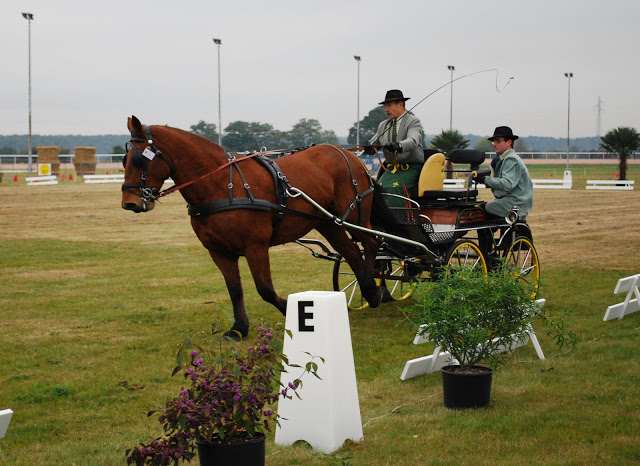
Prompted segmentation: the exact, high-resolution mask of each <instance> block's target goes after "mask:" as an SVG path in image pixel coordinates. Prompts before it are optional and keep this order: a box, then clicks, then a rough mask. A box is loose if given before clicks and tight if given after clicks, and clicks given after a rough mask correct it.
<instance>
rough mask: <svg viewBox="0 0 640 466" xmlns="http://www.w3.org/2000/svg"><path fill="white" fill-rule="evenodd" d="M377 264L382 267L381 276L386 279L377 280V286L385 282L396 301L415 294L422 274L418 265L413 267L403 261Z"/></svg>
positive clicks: (393, 260)
mask: <svg viewBox="0 0 640 466" xmlns="http://www.w3.org/2000/svg"><path fill="white" fill-rule="evenodd" d="M377 263H378V264H380V265H381V267H380V269H381V270H380V274H382V275H383V276H384V279H383V278H376V285H378V286H380V285H382V284H383V282H384V285H385V286H386V287H387V289H388V290H389V293H390V294H391V297H392V298H393V299H394V300H395V301H402V300H404V299H407V298H409V297H410V296H411V295H412V294H413V292H414V290H415V289H416V286H418V282H419V281H420V276H421V274H422V271H421V270H420V269H419V265H418V264H413V265H414V267H411V265H412V264H410V263H409V262H407V261H404V260H401V259H384V260H379V261H377ZM411 269H415V270H413V271H412V270H411Z"/></svg>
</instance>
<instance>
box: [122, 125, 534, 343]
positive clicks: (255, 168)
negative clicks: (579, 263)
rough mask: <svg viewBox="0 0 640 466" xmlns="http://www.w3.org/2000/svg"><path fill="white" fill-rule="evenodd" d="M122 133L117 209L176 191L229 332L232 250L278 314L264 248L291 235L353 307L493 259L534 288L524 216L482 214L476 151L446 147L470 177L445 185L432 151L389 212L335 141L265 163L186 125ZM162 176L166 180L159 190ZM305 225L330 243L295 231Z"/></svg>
mask: <svg viewBox="0 0 640 466" xmlns="http://www.w3.org/2000/svg"><path fill="white" fill-rule="evenodd" d="M128 129H129V131H130V133H131V140H130V142H129V143H128V145H127V154H126V155H125V159H124V160H123V165H124V170H125V183H124V184H123V185H122V207H123V208H124V209H126V210H130V211H133V212H136V213H140V212H148V211H150V210H152V209H153V208H154V206H155V204H156V203H157V202H159V201H160V199H161V198H162V197H164V196H165V195H167V194H170V193H172V192H174V191H180V193H181V194H182V196H183V198H184V199H185V200H186V201H187V203H188V207H189V208H188V213H189V215H190V217H191V225H192V227H193V229H194V231H195V233H196V235H197V236H198V239H199V240H200V242H201V243H202V244H203V246H204V247H205V248H206V249H207V250H208V252H209V254H210V256H211V258H212V259H213V260H214V262H215V263H216V265H217V266H218V268H219V269H220V271H221V272H222V274H223V276H224V279H225V282H226V285H227V288H228V290H229V295H230V297H231V301H232V304H233V310H234V318H235V322H234V324H233V327H232V328H231V331H230V332H228V334H229V335H230V336H232V337H244V336H246V335H247V334H248V331H249V320H248V317H247V314H246V309H245V305H244V294H243V289H242V284H241V280H240V273H239V267H238V258H239V257H240V256H244V257H245V258H246V260H247V264H248V265H249V268H250V270H251V274H252V276H253V279H254V282H255V284H256V289H257V291H258V293H259V294H260V296H261V297H262V298H263V299H264V300H265V301H267V302H269V303H271V304H272V305H274V306H275V307H276V308H277V309H279V310H280V311H281V312H282V313H284V312H285V311H286V299H284V298H283V297H281V296H279V295H278V294H277V293H276V292H275V290H274V288H273V283H272V280H271V270H270V264H269V253H268V251H269V248H270V247H271V246H274V245H277V244H284V243H288V242H292V241H297V242H298V243H299V244H302V245H303V246H305V247H308V248H310V249H312V251H313V253H314V255H316V256H317V257H323V258H326V259H329V260H332V261H333V262H334V270H333V282H334V288H335V290H338V291H344V292H345V293H346V295H347V298H348V304H349V306H350V307H351V308H362V307H366V306H367V305H369V306H371V307H376V306H378V305H379V304H380V303H381V302H383V301H389V300H391V299H405V298H407V297H408V296H410V295H411V293H412V292H413V289H414V288H415V286H416V284H417V283H418V281H420V280H436V279H438V276H439V274H441V273H446V270H451V268H452V267H457V266H463V265H468V266H475V267H481V268H482V269H483V270H487V269H488V268H489V267H491V266H493V263H494V262H495V261H499V260H500V259H503V260H506V262H507V265H508V267H509V268H510V269H511V270H513V271H514V273H516V274H518V276H519V277H520V278H522V279H523V280H528V281H530V282H533V283H534V284H537V281H538V278H539V275H540V268H539V263H538V257H537V254H536V251H535V248H534V246H533V239H532V236H531V231H530V229H529V227H528V225H527V223H526V221H525V219H522V218H519V216H518V212H517V210H516V209H514V210H513V211H511V212H509V214H508V215H507V216H506V217H505V218H504V219H500V220H498V221H489V220H487V219H486V215H485V211H484V208H483V202H482V201H480V200H478V191H477V189H475V187H474V186H472V184H471V175H470V174H471V173H472V172H473V171H475V170H478V169H479V167H480V165H481V164H482V162H483V161H484V159H485V155H484V153H483V152H480V151H468V150H466V151H453V152H452V153H451V154H450V156H449V161H450V162H452V163H454V164H456V165H458V166H459V165H465V166H464V167H463V168H462V169H456V170H454V172H455V173H466V174H468V175H469V176H468V178H469V182H468V184H467V188H466V189H464V190H450V189H443V187H444V186H443V185H444V181H443V180H444V174H445V169H444V166H445V157H444V155H442V154H433V155H431V156H430V157H429V158H428V159H427V161H426V162H425V164H424V167H423V169H422V174H421V176H420V181H419V184H418V192H417V193H412V197H411V198H406V199H405V202H406V207H404V208H389V207H387V205H386V203H385V202H384V193H382V192H381V188H380V187H379V185H377V184H376V183H374V182H373V180H372V178H371V177H370V175H369V173H368V172H367V169H366V167H365V166H364V164H363V163H362V161H361V160H359V159H358V158H357V157H356V155H355V154H353V153H352V152H349V151H347V150H345V149H343V148H340V147H337V146H332V145H319V146H313V147H310V148H308V149H306V150H301V151H297V152H295V153H291V154H288V155H285V156H283V157H281V158H276V159H275V160H274V159H273V158H271V157H267V156H266V154H263V153H257V154H250V155H245V156H240V155H237V154H228V153H225V151H224V150H223V149H222V148H221V147H220V146H218V145H216V144H214V143H213V142H211V141H209V140H206V139H204V138H201V137H199V136H196V135H194V134H192V133H188V132H186V131H182V130H179V129H177V128H171V127H168V126H151V127H149V126H144V125H142V124H141V123H140V121H139V120H138V119H137V118H135V117H131V118H130V119H129V121H128ZM167 178H172V179H173V180H174V182H175V185H174V186H172V187H170V188H168V189H165V190H163V191H161V188H162V185H163V183H164V181H165V180H166V179H167ZM312 229H315V230H317V231H318V232H319V233H320V234H321V235H322V236H323V237H324V238H325V239H326V240H327V241H328V243H329V245H330V246H327V245H325V244H324V243H323V242H322V241H320V240H313V239H304V237H305V235H306V234H307V233H308V232H309V231H311V230H312ZM494 232H498V233H497V236H496V235H495V234H494ZM300 238H303V239H300ZM315 246H318V247H319V248H320V249H321V252H317V251H316V250H315V249H316V248H315ZM331 248H332V249H331ZM347 264H348V265H347ZM447 267H448V268H447ZM443 271H444V272H443Z"/></svg>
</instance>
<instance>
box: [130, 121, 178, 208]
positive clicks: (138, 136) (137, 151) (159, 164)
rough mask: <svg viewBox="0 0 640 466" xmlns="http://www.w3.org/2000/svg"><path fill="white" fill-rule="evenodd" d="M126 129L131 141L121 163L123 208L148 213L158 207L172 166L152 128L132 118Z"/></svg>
mask: <svg viewBox="0 0 640 466" xmlns="http://www.w3.org/2000/svg"><path fill="white" fill-rule="evenodd" d="M127 127H128V128H129V132H130V133H131V139H130V140H129V142H128V143H127V146H126V149H127V153H126V154H125V156H124V159H122V165H123V166H124V184H123V185H122V208H123V209H125V210H132V211H134V212H136V213H139V212H148V211H150V210H152V209H153V208H154V207H155V201H156V199H157V197H156V195H157V194H158V193H159V192H160V188H162V184H163V183H164V180H166V179H167V178H169V177H170V176H171V166H170V165H169V162H167V159H165V157H164V156H163V155H162V152H161V151H160V149H159V148H158V145H157V144H158V142H157V141H155V140H154V139H153V135H152V134H151V128H150V127H149V126H146V125H144V126H143V125H142V124H141V123H140V121H139V120H138V119H137V118H136V117H135V116H132V117H131V118H129V119H128V121H127ZM163 162H164V163H163Z"/></svg>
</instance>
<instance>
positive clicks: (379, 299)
mask: <svg viewBox="0 0 640 466" xmlns="http://www.w3.org/2000/svg"><path fill="white" fill-rule="evenodd" d="M385 291H386V292H387V293H389V290H386V289H383V288H378V290H377V293H376V295H375V297H374V298H373V299H372V300H371V301H369V306H370V307H371V308H374V309H375V308H376V307H378V306H380V303H382V302H383V300H384V297H385V293H384V292H385ZM389 297H391V294H389Z"/></svg>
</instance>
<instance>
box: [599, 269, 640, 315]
mask: <svg viewBox="0 0 640 466" xmlns="http://www.w3.org/2000/svg"><path fill="white" fill-rule="evenodd" d="M639 285H640V274H638V275H631V276H630V277H625V278H621V279H620V280H618V284H617V285H616V289H615V290H613V293H614V294H618V293H624V292H625V291H627V297H626V298H625V299H624V301H623V302H621V303H619V304H614V305H613V306H609V307H608V308H607V312H606V313H605V314H604V319H602V320H604V321H607V320H613V319H615V318H616V317H617V318H618V319H619V320H622V318H623V317H624V316H625V315H628V314H631V313H633V312H637V311H640V291H638V286H639ZM633 295H635V296H636V298H635V299H631V298H632V297H633Z"/></svg>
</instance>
